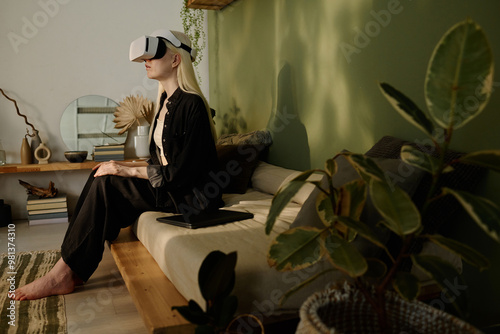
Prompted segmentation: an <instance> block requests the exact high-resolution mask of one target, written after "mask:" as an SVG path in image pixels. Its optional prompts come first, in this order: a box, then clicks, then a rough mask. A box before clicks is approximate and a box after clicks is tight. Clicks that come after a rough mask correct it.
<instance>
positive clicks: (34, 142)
mask: <svg viewBox="0 0 500 334" xmlns="http://www.w3.org/2000/svg"><path fill="white" fill-rule="evenodd" d="M41 143H42V140H41V139H40V136H39V135H38V130H35V135H34V136H33V137H32V138H31V143H30V147H31V159H32V162H33V163H34V164H36V163H38V159H37V158H36V157H35V151H36V149H37V148H38V146H40V144H41Z"/></svg>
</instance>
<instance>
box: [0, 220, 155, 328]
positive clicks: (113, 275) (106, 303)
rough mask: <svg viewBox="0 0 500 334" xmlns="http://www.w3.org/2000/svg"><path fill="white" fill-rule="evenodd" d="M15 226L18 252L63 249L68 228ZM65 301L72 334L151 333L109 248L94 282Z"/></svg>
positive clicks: (0, 235) (2, 234)
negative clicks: (144, 323) (62, 244)
mask: <svg viewBox="0 0 500 334" xmlns="http://www.w3.org/2000/svg"><path fill="white" fill-rule="evenodd" d="M15 223H16V240H15V245H16V252H23V251H30V250H49V249H60V247H61V243H62V240H63V238H64V233H65V232H66V228H67V226H68V224H51V225H39V226H29V225H28V223H27V222H26V221H16V222H15ZM0 240H1V241H0V245H4V241H6V240H7V228H6V227H2V228H0ZM0 252H4V250H0ZM64 298H65V302H66V316H67V320H68V334H82V333H97V334H99V333H106V334H108V333H120V334H128V333H134V334H142V333H147V331H146V328H145V327H144V325H143V322H142V319H141V317H140V316H139V313H138V312H137V309H136V308H135V306H134V303H133V302H132V299H131V297H130V294H129V292H128V290H127V288H126V286H125V283H124V282H123V280H122V278H121V276H120V273H119V271H118V269H117V267H116V264H115V262H114V261H113V258H112V256H111V253H110V251H109V248H108V247H107V246H106V249H105V252H104V256H103V260H102V262H101V264H100V265H99V268H98V269H97V271H96V272H95V273H94V275H93V276H92V277H91V278H90V280H89V281H88V282H87V283H86V284H85V285H84V286H82V287H78V288H77V289H76V290H75V291H74V292H73V293H71V294H69V295H66V296H65V297H64Z"/></svg>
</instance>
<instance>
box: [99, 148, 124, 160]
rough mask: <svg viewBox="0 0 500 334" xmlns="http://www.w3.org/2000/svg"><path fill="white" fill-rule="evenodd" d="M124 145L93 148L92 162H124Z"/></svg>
mask: <svg viewBox="0 0 500 334" xmlns="http://www.w3.org/2000/svg"><path fill="white" fill-rule="evenodd" d="M124 157H125V145H124V144H117V145H110V144H107V145H100V146H94V161H109V160H117V161H120V160H124Z"/></svg>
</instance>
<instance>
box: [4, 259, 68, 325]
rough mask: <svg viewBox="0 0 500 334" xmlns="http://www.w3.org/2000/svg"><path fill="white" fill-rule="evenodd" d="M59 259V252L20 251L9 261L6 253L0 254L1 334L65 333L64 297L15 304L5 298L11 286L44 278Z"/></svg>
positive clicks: (11, 288) (12, 287)
mask: <svg viewBox="0 0 500 334" xmlns="http://www.w3.org/2000/svg"><path fill="white" fill-rule="evenodd" d="M60 257H61V254H60V252H59V251H37V252H22V253H17V254H15V257H14V259H13V257H12V256H11V257H10V259H9V256H8V254H1V255H0V275H1V280H0V291H1V293H0V307H1V309H0V311H1V315H0V334H4V333H5V334H14V333H19V334H20V333H30V334H31V333H33V334H35V333H36V334H44V333H50V334H58V333H66V308H65V305H64V297H63V296H51V297H48V298H43V299H39V300H31V301H22V302H15V303H14V304H12V303H11V299H10V298H9V297H8V293H9V291H11V290H13V289H14V286H15V287H20V286H23V285H25V284H27V283H30V282H32V281H34V280H35V279H37V278H39V277H42V276H43V275H45V274H46V273H47V272H48V271H49V270H50V269H51V268H52V267H53V266H54V264H55V263H56V262H57V260H59V258H60ZM9 260H10V261H11V262H10V263H9ZM12 261H13V262H12ZM11 265H13V267H11ZM11 283H14V284H13V285H12V284H11Z"/></svg>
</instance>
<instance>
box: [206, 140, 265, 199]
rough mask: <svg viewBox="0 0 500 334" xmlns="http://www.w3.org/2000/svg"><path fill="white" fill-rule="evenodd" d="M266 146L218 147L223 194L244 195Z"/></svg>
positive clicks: (219, 178)
mask: <svg viewBox="0 0 500 334" xmlns="http://www.w3.org/2000/svg"><path fill="white" fill-rule="evenodd" d="M265 148H266V147H265V145H216V149H217V157H218V158H219V168H220V172H219V173H218V175H217V178H218V180H219V182H220V185H221V187H222V192H223V193H233V194H234V193H236V194H244V193H245V192H246V191H247V189H248V186H249V184H250V179H251V177H252V174H253V172H254V170H255V167H257V164H258V162H259V158H260V156H261V154H262V152H263V151H264V149H265Z"/></svg>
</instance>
